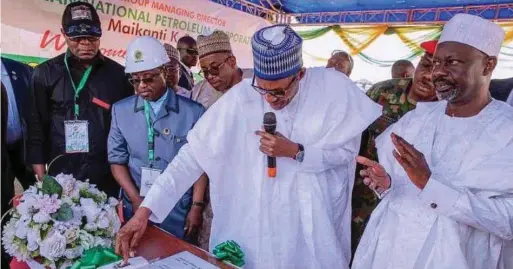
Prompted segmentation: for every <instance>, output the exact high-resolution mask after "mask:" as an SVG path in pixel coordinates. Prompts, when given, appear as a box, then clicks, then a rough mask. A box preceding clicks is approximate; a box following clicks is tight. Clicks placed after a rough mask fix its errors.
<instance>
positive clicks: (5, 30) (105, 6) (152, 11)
mask: <svg viewBox="0 0 513 269" xmlns="http://www.w3.org/2000/svg"><path fill="white" fill-rule="evenodd" d="M71 2H76V1H72V0H16V1H14V0H9V1H3V2H2V40H1V52H2V55H4V56H6V57H9V58H14V59H16V60H19V61H22V62H25V63H28V64H31V65H36V64H38V63H40V62H42V61H44V60H46V59H48V58H52V57H54V56H57V55H59V54H61V53H63V52H64V51H65V50H66V44H65V40H64V38H63V37H62V36H61V33H60V28H61V18H62V13H63V11H64V8H65V6H66V5H67V4H69V3H71ZM82 2H89V3H91V4H92V5H93V6H94V7H95V8H96V10H97V11H98V14H99V16H100V18H101V21H102V30H103V36H102V39H101V46H100V51H101V52H102V53H103V54H104V55H105V56H108V57H110V58H112V59H114V60H115V61H117V62H119V63H120V64H124V62H125V60H124V58H125V54H126V46H127V44H128V42H130V41H131V40H132V39H133V38H135V37H136V36H142V35H149V36H153V37H155V38H158V39H159V40H161V41H162V42H163V43H170V44H172V45H173V46H176V42H177V41H178V39H179V38H180V37H182V36H185V35H189V36H192V37H194V38H196V37H197V36H198V35H200V34H209V33H211V32H212V31H213V30H214V29H218V30H222V31H224V32H226V33H227V34H228V35H229V36H230V41H231V45H232V49H233V50H234V54H235V56H236V57H237V62H238V64H239V66H240V67H242V68H248V67H252V53H251V36H252V35H253V33H254V32H255V31H257V30H258V29H260V28H262V27H264V26H267V25H269V24H270V23H269V22H268V21H266V20H264V19H261V18H258V17H255V16H251V15H248V14H246V13H243V12H239V11H237V10H234V9H231V8H226V7H223V6H221V5H219V4H216V3H213V2H210V1H207V0H173V1H170V0H167V1H166V0H160V1H156V0H88V1H83V0H82Z"/></svg>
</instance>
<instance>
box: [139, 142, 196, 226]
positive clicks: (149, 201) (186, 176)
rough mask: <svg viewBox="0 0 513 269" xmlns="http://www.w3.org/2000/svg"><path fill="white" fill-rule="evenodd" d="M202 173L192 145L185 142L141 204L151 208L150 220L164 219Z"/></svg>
mask: <svg viewBox="0 0 513 269" xmlns="http://www.w3.org/2000/svg"><path fill="white" fill-rule="evenodd" d="M202 173H203V169H201V167H200V166H199V164H198V162H197V161H196V159H195V157H194V155H193V153H192V150H191V148H190V145H189V144H185V145H184V146H182V148H181V149H180V151H179V152H178V154H177V155H176V156H175V158H173V161H172V162H171V163H169V165H168V166H167V168H166V170H164V172H163V173H162V174H161V175H160V176H159V177H158V178H157V180H156V181H155V183H154V184H153V186H152V187H151V189H150V191H149V192H148V194H147V195H146V197H145V198H144V201H143V202H142V204H141V206H142V207H146V208H148V209H150V210H151V212H152V215H151V217H150V220H151V221H153V222H157V223H161V222H162V221H164V219H165V218H166V217H167V216H168V214H169V212H171V210H172V209H173V208H174V207H175V205H176V203H178V200H180V198H181V197H182V196H183V194H184V193H185V192H186V191H187V190H188V189H189V188H190V187H191V186H192V185H193V184H194V183H195V182H196V180H198V178H199V177H200V176H201V174H202Z"/></svg>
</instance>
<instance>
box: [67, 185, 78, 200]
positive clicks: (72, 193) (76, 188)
mask: <svg viewBox="0 0 513 269" xmlns="http://www.w3.org/2000/svg"><path fill="white" fill-rule="evenodd" d="M69 196H70V197H71V199H80V189H79V188H78V187H75V188H74V189H73V191H72V192H71V193H70V195H69Z"/></svg>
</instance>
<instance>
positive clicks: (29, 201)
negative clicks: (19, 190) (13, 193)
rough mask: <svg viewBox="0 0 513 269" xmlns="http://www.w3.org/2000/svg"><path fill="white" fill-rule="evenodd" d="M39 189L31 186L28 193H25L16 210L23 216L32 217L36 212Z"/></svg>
mask: <svg viewBox="0 0 513 269" xmlns="http://www.w3.org/2000/svg"><path fill="white" fill-rule="evenodd" d="M37 198H38V195H37V189H36V188H34V187H33V186H31V187H30V188H29V189H28V190H27V191H25V192H24V193H23V197H22V198H21V201H20V204H19V205H18V206H16V210H17V211H18V213H19V214H21V215H30V214H32V213H33V212H34V211H35V207H34V206H35V205H36V203H37Z"/></svg>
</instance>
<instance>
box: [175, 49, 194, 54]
mask: <svg viewBox="0 0 513 269" xmlns="http://www.w3.org/2000/svg"><path fill="white" fill-rule="evenodd" d="M178 50H185V51H186V52H187V53H188V54H190V55H198V50H197V49H191V48H178Z"/></svg>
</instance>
